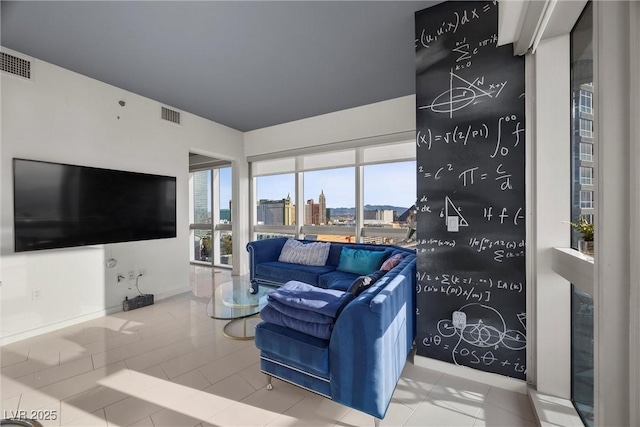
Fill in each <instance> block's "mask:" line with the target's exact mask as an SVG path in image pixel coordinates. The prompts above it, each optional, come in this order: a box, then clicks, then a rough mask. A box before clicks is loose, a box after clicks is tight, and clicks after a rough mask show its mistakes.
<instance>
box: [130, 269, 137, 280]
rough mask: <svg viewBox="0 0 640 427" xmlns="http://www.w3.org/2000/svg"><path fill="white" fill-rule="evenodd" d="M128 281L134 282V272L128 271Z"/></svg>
mask: <svg viewBox="0 0 640 427" xmlns="http://www.w3.org/2000/svg"><path fill="white" fill-rule="evenodd" d="M129 280H130V281H134V280H136V272H135V271H133V270H129Z"/></svg>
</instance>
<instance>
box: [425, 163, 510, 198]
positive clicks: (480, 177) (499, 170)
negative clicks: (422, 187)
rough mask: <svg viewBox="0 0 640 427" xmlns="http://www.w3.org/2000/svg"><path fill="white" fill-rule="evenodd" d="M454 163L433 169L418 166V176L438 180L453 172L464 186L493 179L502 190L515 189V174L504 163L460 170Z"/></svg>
mask: <svg viewBox="0 0 640 427" xmlns="http://www.w3.org/2000/svg"><path fill="white" fill-rule="evenodd" d="M460 169H461V168H458V167H456V166H454V165H453V163H447V164H445V165H442V166H440V167H438V168H434V169H431V170H427V169H425V167H424V166H422V165H419V166H418V174H419V175H418V176H419V177H420V176H421V177H422V178H425V179H430V180H434V181H437V180H439V179H442V178H445V177H447V176H448V175H450V174H452V173H453V175H454V177H456V178H457V179H458V180H459V181H460V182H461V183H462V186H463V187H471V186H473V185H475V184H477V183H479V182H481V181H486V180H489V181H492V182H495V183H496V185H498V187H499V188H500V190H501V191H508V190H513V183H512V177H513V174H512V173H511V172H509V171H508V170H507V168H506V166H504V163H500V164H499V165H498V166H497V167H496V168H495V169H488V168H486V167H482V168H481V167H480V166H472V167H467V168H466V169H463V170H460Z"/></svg>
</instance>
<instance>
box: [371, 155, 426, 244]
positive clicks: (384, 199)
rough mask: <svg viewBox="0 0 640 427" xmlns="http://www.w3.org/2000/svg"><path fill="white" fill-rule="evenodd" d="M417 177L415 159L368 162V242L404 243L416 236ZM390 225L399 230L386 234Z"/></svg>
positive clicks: (391, 227)
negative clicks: (377, 162)
mask: <svg viewBox="0 0 640 427" xmlns="http://www.w3.org/2000/svg"><path fill="white" fill-rule="evenodd" d="M415 177H416V162H415V161H409V162H393V163H382V164H374V165H366V166H364V211H363V212H364V218H363V224H364V227H365V230H364V239H363V240H364V242H365V243H376V244H395V245H404V244H405V243H406V242H407V241H408V240H409V239H410V238H411V237H413V235H414V234H413V233H415V228H416V223H415V201H416V178H415ZM389 229H393V230H394V231H398V232H399V233H398V234H397V235H389V234H385V232H386V231H388V230H389ZM402 231H404V232H405V233H402Z"/></svg>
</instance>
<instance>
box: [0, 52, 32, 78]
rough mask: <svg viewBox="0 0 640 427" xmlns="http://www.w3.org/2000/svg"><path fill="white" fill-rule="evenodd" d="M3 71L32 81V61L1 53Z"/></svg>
mask: <svg viewBox="0 0 640 427" xmlns="http://www.w3.org/2000/svg"><path fill="white" fill-rule="evenodd" d="M0 59H1V60H2V71H4V72H7V73H9V74H13V75H14V76H18V77H22V78H24V79H29V80H31V61H27V60H26V59H22V58H18V57H17V56H14V55H9V54H8V53H5V52H0Z"/></svg>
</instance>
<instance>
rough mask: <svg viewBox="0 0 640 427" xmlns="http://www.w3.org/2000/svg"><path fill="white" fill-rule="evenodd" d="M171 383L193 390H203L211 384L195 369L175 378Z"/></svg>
mask: <svg viewBox="0 0 640 427" xmlns="http://www.w3.org/2000/svg"><path fill="white" fill-rule="evenodd" d="M171 382H173V383H176V384H180V385H183V386H186V387H190V388H193V389H195V390H204V389H205V388H207V387H209V386H210V385H211V383H210V382H209V381H208V380H207V379H206V378H205V377H204V375H202V373H201V372H200V371H198V370H197V369H194V370H193V371H190V372H187V373H186V374H182V375H180V376H178V377H175V378H173V379H172V380H171Z"/></svg>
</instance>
